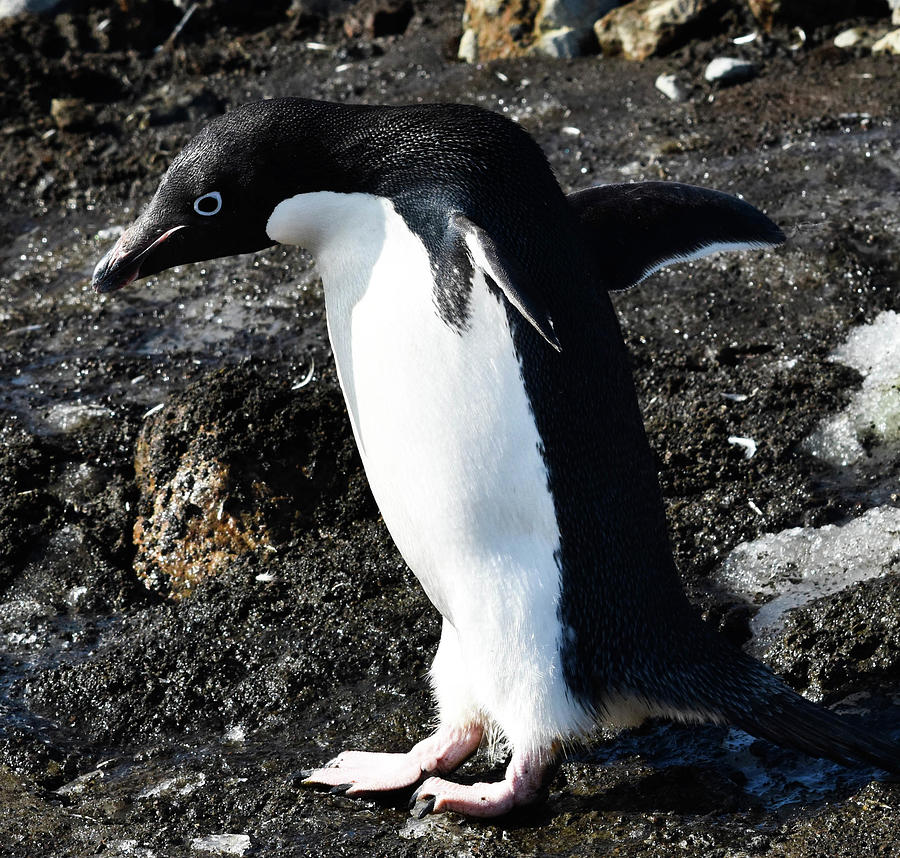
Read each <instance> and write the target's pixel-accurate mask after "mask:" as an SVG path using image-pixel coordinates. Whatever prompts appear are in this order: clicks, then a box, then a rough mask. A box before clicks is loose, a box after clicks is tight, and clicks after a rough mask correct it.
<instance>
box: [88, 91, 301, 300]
mask: <svg viewBox="0 0 900 858" xmlns="http://www.w3.org/2000/svg"><path fill="white" fill-rule="evenodd" d="M264 104H265V103H259V104H258V105H253V106H252V107H255V108H256V109H246V108H244V109H239V110H237V111H233V112H232V113H227V114H225V115H224V116H221V117H218V118H217V119H215V120H213V121H212V122H211V123H210V124H209V125H207V126H206V127H205V128H204V129H203V130H202V131H201V132H200V133H199V134H198V135H197V136H196V137H195V138H194V139H193V140H191V141H190V142H189V143H188V144H187V146H186V147H185V148H184V150H182V152H181V153H180V154H179V155H178V156H177V157H176V158H175V160H174V161H173V162H172V165H171V166H170V167H169V169H168V171H167V172H166V174H165V175H164V176H163V178H162V181H161V182H160V185H159V188H158V189H157V191H156V194H155V195H154V197H153V199H152V200H151V201H150V204H149V205H148V206H147V208H146V209H145V210H144V212H143V213H142V214H141V216H140V217H139V218H138V219H137V220H136V221H135V222H134V223H133V224H132V225H131V226H130V227H129V228H128V229H127V230H126V231H125V232H124V233H123V234H122V235H121V237H120V238H119V240H118V241H117V242H116V244H115V246H114V247H113V248H112V249H111V250H110V251H109V252H108V253H107V254H106V255H105V256H104V257H103V259H101V260H100V262H99V263H98V264H97V267H96V268H95V269H94V275H93V281H92V282H93V287H94V290H95V291H97V292H112V291H113V290H115V289H119V288H121V287H122V286H126V285H127V284H129V283H131V282H132V281H134V280H137V279H138V278H141V277H147V276H149V275H151V274H156V273H158V272H160V271H164V270H165V269H167V268H171V267H172V266H174V265H183V264H186V263H189V262H201V261H203V260H206V259H215V258H217V257H220V256H233V255H235V254H239V253H250V252H252V251H256V250H262V249H263V248H266V247H270V246H272V245H273V244H275V243H276V242H275V241H273V240H272V239H271V238H269V236H268V235H267V234H266V223H267V221H268V218H269V216H270V214H271V213H272V210H273V209H274V208H275V206H276V205H277V204H278V203H279V202H280V201H281V200H282V199H284V198H285V196H288V195H290V194H289V193H288V191H289V190H290V192H291V193H300V192H303V191H306V190H312V189H314V188H313V184H314V183H315V182H317V177H316V176H315V172H314V170H312V169H311V168H310V167H309V165H308V164H306V165H304V164H303V161H304V159H302V158H301V159H299V161H300V163H297V164H291V166H290V170H289V172H290V182H286V181H285V175H284V173H285V168H284V162H283V159H282V158H280V157H279V156H280V155H282V151H281V150H282V143H281V139H280V137H279V129H278V128H277V124H276V123H273V122H272V121H271V119H272V116H271V111H268V112H267V111H266V110H264V109H263V105H264ZM248 107H251V106H248ZM267 120H268V121H267ZM279 165H280V166H279Z"/></svg>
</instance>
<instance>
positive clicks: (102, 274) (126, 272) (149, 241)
mask: <svg viewBox="0 0 900 858" xmlns="http://www.w3.org/2000/svg"><path fill="white" fill-rule="evenodd" d="M184 228H185V225H184V224H181V225H179V226H173V227H170V228H169V229H167V230H165V231H163V232H161V233H159V234H156V233H150V234H148V233H147V231H146V230H145V229H143V228H142V226H141V221H138V222H137V223H135V224H134V225H133V226H131V227H130V228H129V229H127V230H125V232H123V233H122V235H121V236H120V237H119V240H118V241H117V242H116V243H115V245H114V246H113V248H112V249H111V250H110V251H109V252H108V253H107V254H106V256H104V257H103V259H101V260H100V261H99V262H98V263H97V267H96V268H95V269H94V276H93V277H92V278H91V285H92V286H93V287H94V291H95V292H113V291H115V290H116V289H121V288H122V287H123V286H127V285H128V284H129V283H132V282H134V281H135V280H137V279H138V278H139V277H146V276H147V275H149V274H156V273H157V272H158V271H162V270H164V269H165V268H168V267H169V266H170V265H171V264H175V263H170V262H168V261H166V262H163V261H162V260H160V259H159V258H157V257H159V256H161V255H166V256H167V255H168V254H161V253H160V250H161V248H162V246H163V245H164V244H165V243H166V242H169V241H170V239H171V237H172V236H173V235H175V234H176V233H178V232H180V231H181V230H183V229H184ZM170 248H171V245H170V246H169V247H167V248H166V249H167V250H169V249H170Z"/></svg>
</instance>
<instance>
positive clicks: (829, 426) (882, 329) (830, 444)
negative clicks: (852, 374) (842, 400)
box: [803, 310, 900, 466]
mask: <svg viewBox="0 0 900 858" xmlns="http://www.w3.org/2000/svg"><path fill="white" fill-rule="evenodd" d="M830 359H831V360H833V361H837V362H839V363H842V364H845V365H846V366H850V367H853V369H855V370H857V371H858V372H859V373H861V374H862V375H863V377H864V380H863V384H862V387H861V388H860V390H858V391H856V392H855V393H854V394H853V398H852V399H851V400H850V404H849V405H848V406H847V407H846V408H845V409H844V411H842V412H841V413H840V414H837V415H835V416H834V417H829V418H827V419H826V420H823V421H822V422H821V423H820V424H819V425H818V426H817V427H816V429H815V431H814V432H813V434H812V435H810V437H809V438H807V439H806V441H805V442H804V445H803V446H804V449H805V450H806V451H807V452H809V453H812V455H813V456H816V457H817V458H819V459H823V460H824V461H826V462H828V463H830V464H832V465H837V466H846V465H852V464H854V463H855V462H858V461H859V460H860V459H862V458H864V457H865V455H866V448H867V446H871V445H872V444H897V443H900V314H898V313H895V312H894V311H893V310H885V311H884V312H883V313H880V314H879V316H878V318H876V319H875V321H874V322H873V323H872V324H871V325H863V326H861V327H859V328H856V329H855V330H854V331H853V332H852V333H851V334H850V336H849V337H848V338H847V341H846V342H845V343H844V344H843V345H842V346H840V347H838V348H837V349H836V350H835V351H834V352H833V353H832V354H831V355H830Z"/></svg>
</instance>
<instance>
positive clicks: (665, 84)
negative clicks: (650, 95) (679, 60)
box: [655, 74, 686, 101]
mask: <svg viewBox="0 0 900 858" xmlns="http://www.w3.org/2000/svg"><path fill="white" fill-rule="evenodd" d="M655 85H656V88H657V89H658V90H659V91H660V92H661V93H662V94H663V95H664V96H666V98H670V99H672V101H684V98H685V95H686V93H685V90H684V87H683V86H682V85H681V83H679V81H678V78H677V77H676V76H675V75H673V74H661V75H660V76H659V77H658V78H657V79H656V84H655Z"/></svg>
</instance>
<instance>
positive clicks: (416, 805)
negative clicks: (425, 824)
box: [409, 795, 437, 819]
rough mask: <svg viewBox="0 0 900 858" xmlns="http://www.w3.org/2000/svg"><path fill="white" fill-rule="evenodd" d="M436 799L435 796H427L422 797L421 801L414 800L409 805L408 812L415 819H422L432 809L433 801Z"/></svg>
mask: <svg viewBox="0 0 900 858" xmlns="http://www.w3.org/2000/svg"><path fill="white" fill-rule="evenodd" d="M436 801H437V796H433V795H432V796H429V797H428V798H424V799H422V800H421V801H414V802H413V803H412V805H410V808H409V810H410V813H412V815H413V816H414V817H415V818H416V819H424V818H425V817H426V816H428V814H429V813H431V812H432V811H433V810H434V803H435V802H436Z"/></svg>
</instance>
